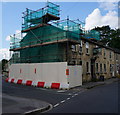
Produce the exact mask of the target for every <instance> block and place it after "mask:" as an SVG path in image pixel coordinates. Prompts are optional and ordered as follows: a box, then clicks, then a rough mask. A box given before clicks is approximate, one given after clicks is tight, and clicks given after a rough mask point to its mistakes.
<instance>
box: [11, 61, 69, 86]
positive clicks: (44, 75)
mask: <svg viewBox="0 0 120 115" xmlns="http://www.w3.org/2000/svg"><path fill="white" fill-rule="evenodd" d="M35 68H36V74H35V72H34V71H35ZM9 69H10V72H9V78H10V79H11V78H14V79H15V80H18V79H22V80H24V81H27V80H32V81H34V82H33V85H37V82H38V81H40V82H45V83H46V86H50V85H51V83H63V84H67V76H66V69H67V62H59V63H33V64H12V65H11V66H10V68H9ZM20 69H21V73H20Z"/></svg>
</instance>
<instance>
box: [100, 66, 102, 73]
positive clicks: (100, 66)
mask: <svg viewBox="0 0 120 115" xmlns="http://www.w3.org/2000/svg"><path fill="white" fill-rule="evenodd" d="M100 72H102V64H100Z"/></svg>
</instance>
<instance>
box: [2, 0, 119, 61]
mask: <svg viewBox="0 0 120 115" xmlns="http://www.w3.org/2000/svg"><path fill="white" fill-rule="evenodd" d="M8 1H9V0H3V2H2V4H0V8H2V10H1V11H2V12H1V13H2V16H1V17H2V18H1V19H0V22H1V23H2V28H0V31H2V37H1V41H2V42H0V43H2V44H1V45H0V60H1V59H2V58H7V59H8V58H9V44H10V37H9V35H12V34H14V33H18V32H20V30H21V24H22V12H23V11H25V9H26V8H30V9H33V10H37V9H40V8H42V7H44V6H45V2H20V1H19V2H14V1H12V0H11V1H12V2H8ZM24 1H25V0H24ZM54 1H55V0H54ZM66 1H67V0H66ZM77 1H78V0H77ZM97 1H100V2H95V0H94V2H87V1H86V2H65V1H64V2H55V3H57V4H58V5H60V9H61V12H60V18H61V20H62V19H66V17H67V16H69V18H70V19H71V20H75V19H79V20H81V21H84V22H85V29H86V30H89V29H92V28H94V27H96V26H100V27H101V26H103V25H109V26H110V27H111V28H113V29H115V28H118V3H117V1H118V0H112V2H110V1H109V2H106V0H97ZM1 13H0V14H1Z"/></svg>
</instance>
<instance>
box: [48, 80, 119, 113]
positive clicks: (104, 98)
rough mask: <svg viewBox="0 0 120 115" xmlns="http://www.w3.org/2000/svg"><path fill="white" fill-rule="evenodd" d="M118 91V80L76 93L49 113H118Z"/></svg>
mask: <svg viewBox="0 0 120 115" xmlns="http://www.w3.org/2000/svg"><path fill="white" fill-rule="evenodd" d="M119 86H120V82H119ZM118 92H120V88H118V82H114V83H112V84H108V85H103V86H99V87H95V88H93V89H90V90H87V91H85V92H83V93H81V94H79V93H78V95H77V96H75V97H73V98H72V97H71V99H70V100H69V101H67V100H66V102H64V103H63V104H60V105H58V106H57V107H55V108H53V109H52V110H51V111H49V113H118V110H119V108H118V107H120V103H118V100H119V99H118V95H119V94H118ZM118 104H119V105H118Z"/></svg>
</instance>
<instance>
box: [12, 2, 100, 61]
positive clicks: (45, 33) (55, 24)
mask: <svg viewBox="0 0 120 115" xmlns="http://www.w3.org/2000/svg"><path fill="white" fill-rule="evenodd" d="M59 11H60V10H59V6H58V5H56V4H53V3H51V2H47V5H46V7H44V8H42V9H39V10H37V11H33V10H30V9H26V11H25V12H23V24H22V31H21V33H20V34H17V35H14V36H11V45H10V51H13V52H14V53H13V54H12V58H11V63H43V62H66V61H67V62H70V61H71V60H70V59H69V58H70V56H69V49H70V45H72V44H79V43H80V37H81V36H82V35H83V33H84V36H85V37H86V38H95V37H96V38H97V39H98V36H97V35H99V34H98V33H97V34H96V33H95V31H92V32H85V31H83V30H82V28H81V23H76V22H74V21H71V20H69V19H66V20H62V21H60V20H59V19H60V17H59Z"/></svg>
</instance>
